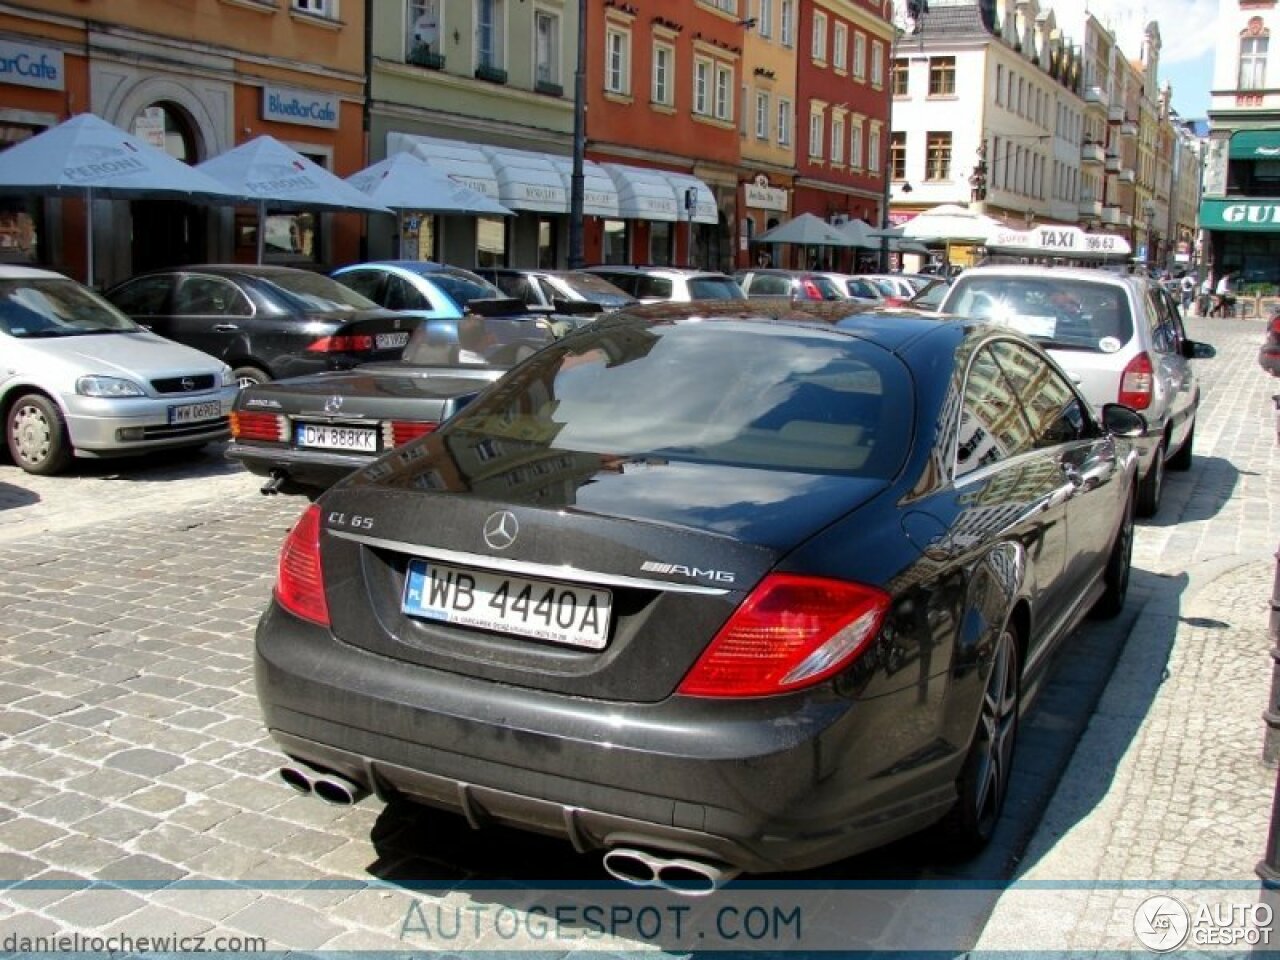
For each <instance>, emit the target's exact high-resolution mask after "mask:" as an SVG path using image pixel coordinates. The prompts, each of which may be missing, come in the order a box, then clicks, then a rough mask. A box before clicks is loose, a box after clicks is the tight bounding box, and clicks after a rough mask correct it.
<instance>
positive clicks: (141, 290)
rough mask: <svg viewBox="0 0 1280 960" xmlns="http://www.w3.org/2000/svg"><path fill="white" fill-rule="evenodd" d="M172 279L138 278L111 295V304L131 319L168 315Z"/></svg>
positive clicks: (167, 277)
mask: <svg viewBox="0 0 1280 960" xmlns="http://www.w3.org/2000/svg"><path fill="white" fill-rule="evenodd" d="M172 289H173V277H170V276H164V277H139V278H138V279H137V280H135V281H133V282H132V283H127V284H125V285H124V286H123V287H121V288H120V289H119V290H117V291H115V292H114V293H113V294H112V295H111V302H112V303H114V304H115V305H116V306H117V307H119V308H120V309H121V310H123V311H124V312H125V313H127V314H129V316H131V317H158V316H160V315H162V314H165V313H168V307H169V291H170V290H172Z"/></svg>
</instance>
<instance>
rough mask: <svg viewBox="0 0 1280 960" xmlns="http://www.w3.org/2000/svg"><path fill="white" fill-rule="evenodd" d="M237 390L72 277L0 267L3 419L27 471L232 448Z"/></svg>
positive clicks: (227, 374)
mask: <svg viewBox="0 0 1280 960" xmlns="http://www.w3.org/2000/svg"><path fill="white" fill-rule="evenodd" d="M236 389H237V388H236V385H235V380H234V378H233V377H232V375H231V368H230V367H228V366H227V365H226V364H224V363H222V362H221V361H219V360H216V359H214V358H213V357H211V356H209V355H208V354H205V353H201V352H200V351H198V350H193V349H191V348H190V347H184V346H182V345H181V344H177V343H174V342H173V341H171V340H166V339H164V338H163V337H159V336H157V335H156V334H154V333H151V332H150V331H148V330H146V329H145V328H143V327H140V326H138V324H136V323H134V322H133V321H132V320H130V319H129V318H128V317H126V316H125V315H124V314H123V313H121V312H120V311H119V310H117V309H116V308H115V307H113V306H111V304H109V303H107V302H106V301H105V300H103V299H102V298H101V297H99V296H98V295H97V294H95V293H93V292H92V291H91V290H89V289H88V288H86V287H84V286H82V285H81V284H79V283H77V282H76V281H74V280H72V279H70V278H69V277H64V276H62V275H61V274H58V273H52V272H50V271H48V270H37V269H33V268H29V267H17V266H3V265H0V416H2V417H3V421H4V427H5V438H6V440H7V441H8V448H9V454H10V455H11V456H12V457H13V461H14V463H16V464H17V465H18V466H20V467H21V468H22V469H23V470H26V471H28V472H29V473H37V474H54V473H58V472H59V471H61V470H63V469H65V468H66V466H67V465H68V464H69V463H70V462H71V460H72V458H73V457H107V456H122V455H129V454H140V453H146V452H148V451H152V450H161V449H173V448H176V447H195V446H200V445H202V444H205V443H209V442H210V441H215V440H224V439H226V438H227V436H228V435H229V432H230V429H229V423H228V415H229V414H230V412H231V405H232V402H233V401H234V400H235V396H236Z"/></svg>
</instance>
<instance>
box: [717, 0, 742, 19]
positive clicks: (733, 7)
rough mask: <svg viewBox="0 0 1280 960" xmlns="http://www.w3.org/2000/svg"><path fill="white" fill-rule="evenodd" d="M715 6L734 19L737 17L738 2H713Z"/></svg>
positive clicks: (722, 0) (718, 0) (719, 0)
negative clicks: (730, 14)
mask: <svg viewBox="0 0 1280 960" xmlns="http://www.w3.org/2000/svg"><path fill="white" fill-rule="evenodd" d="M715 5H716V7H718V8H719V9H721V10H723V11H724V12H725V13H732V14H733V15H734V16H735V17H736V16H737V15H738V0H715Z"/></svg>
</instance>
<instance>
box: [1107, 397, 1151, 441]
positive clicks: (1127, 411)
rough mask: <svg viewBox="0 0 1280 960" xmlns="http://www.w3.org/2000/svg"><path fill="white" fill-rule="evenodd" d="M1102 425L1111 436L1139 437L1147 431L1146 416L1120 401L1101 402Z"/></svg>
mask: <svg viewBox="0 0 1280 960" xmlns="http://www.w3.org/2000/svg"><path fill="white" fill-rule="evenodd" d="M1102 425H1103V427H1105V428H1106V431H1107V433H1109V434H1111V435H1112V436H1113V437H1140V436H1142V435H1143V434H1144V433H1146V432H1147V418H1146V417H1144V416H1143V415H1142V414H1140V413H1139V412H1138V411H1137V410H1134V409H1133V408H1132V407H1126V406H1124V405H1123V404H1120V403H1107V404H1103V407H1102Z"/></svg>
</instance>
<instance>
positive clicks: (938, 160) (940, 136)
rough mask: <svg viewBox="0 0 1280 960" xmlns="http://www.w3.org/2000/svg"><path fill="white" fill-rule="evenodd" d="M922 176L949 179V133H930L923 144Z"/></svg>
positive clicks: (933, 178) (928, 178)
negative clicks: (923, 162) (923, 163)
mask: <svg viewBox="0 0 1280 960" xmlns="http://www.w3.org/2000/svg"><path fill="white" fill-rule="evenodd" d="M924 178H925V179H926V180H934V181H936V180H950V179H951V134H950V133H930V134H929V135H928V139H927V141H926V146H925V167H924Z"/></svg>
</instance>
